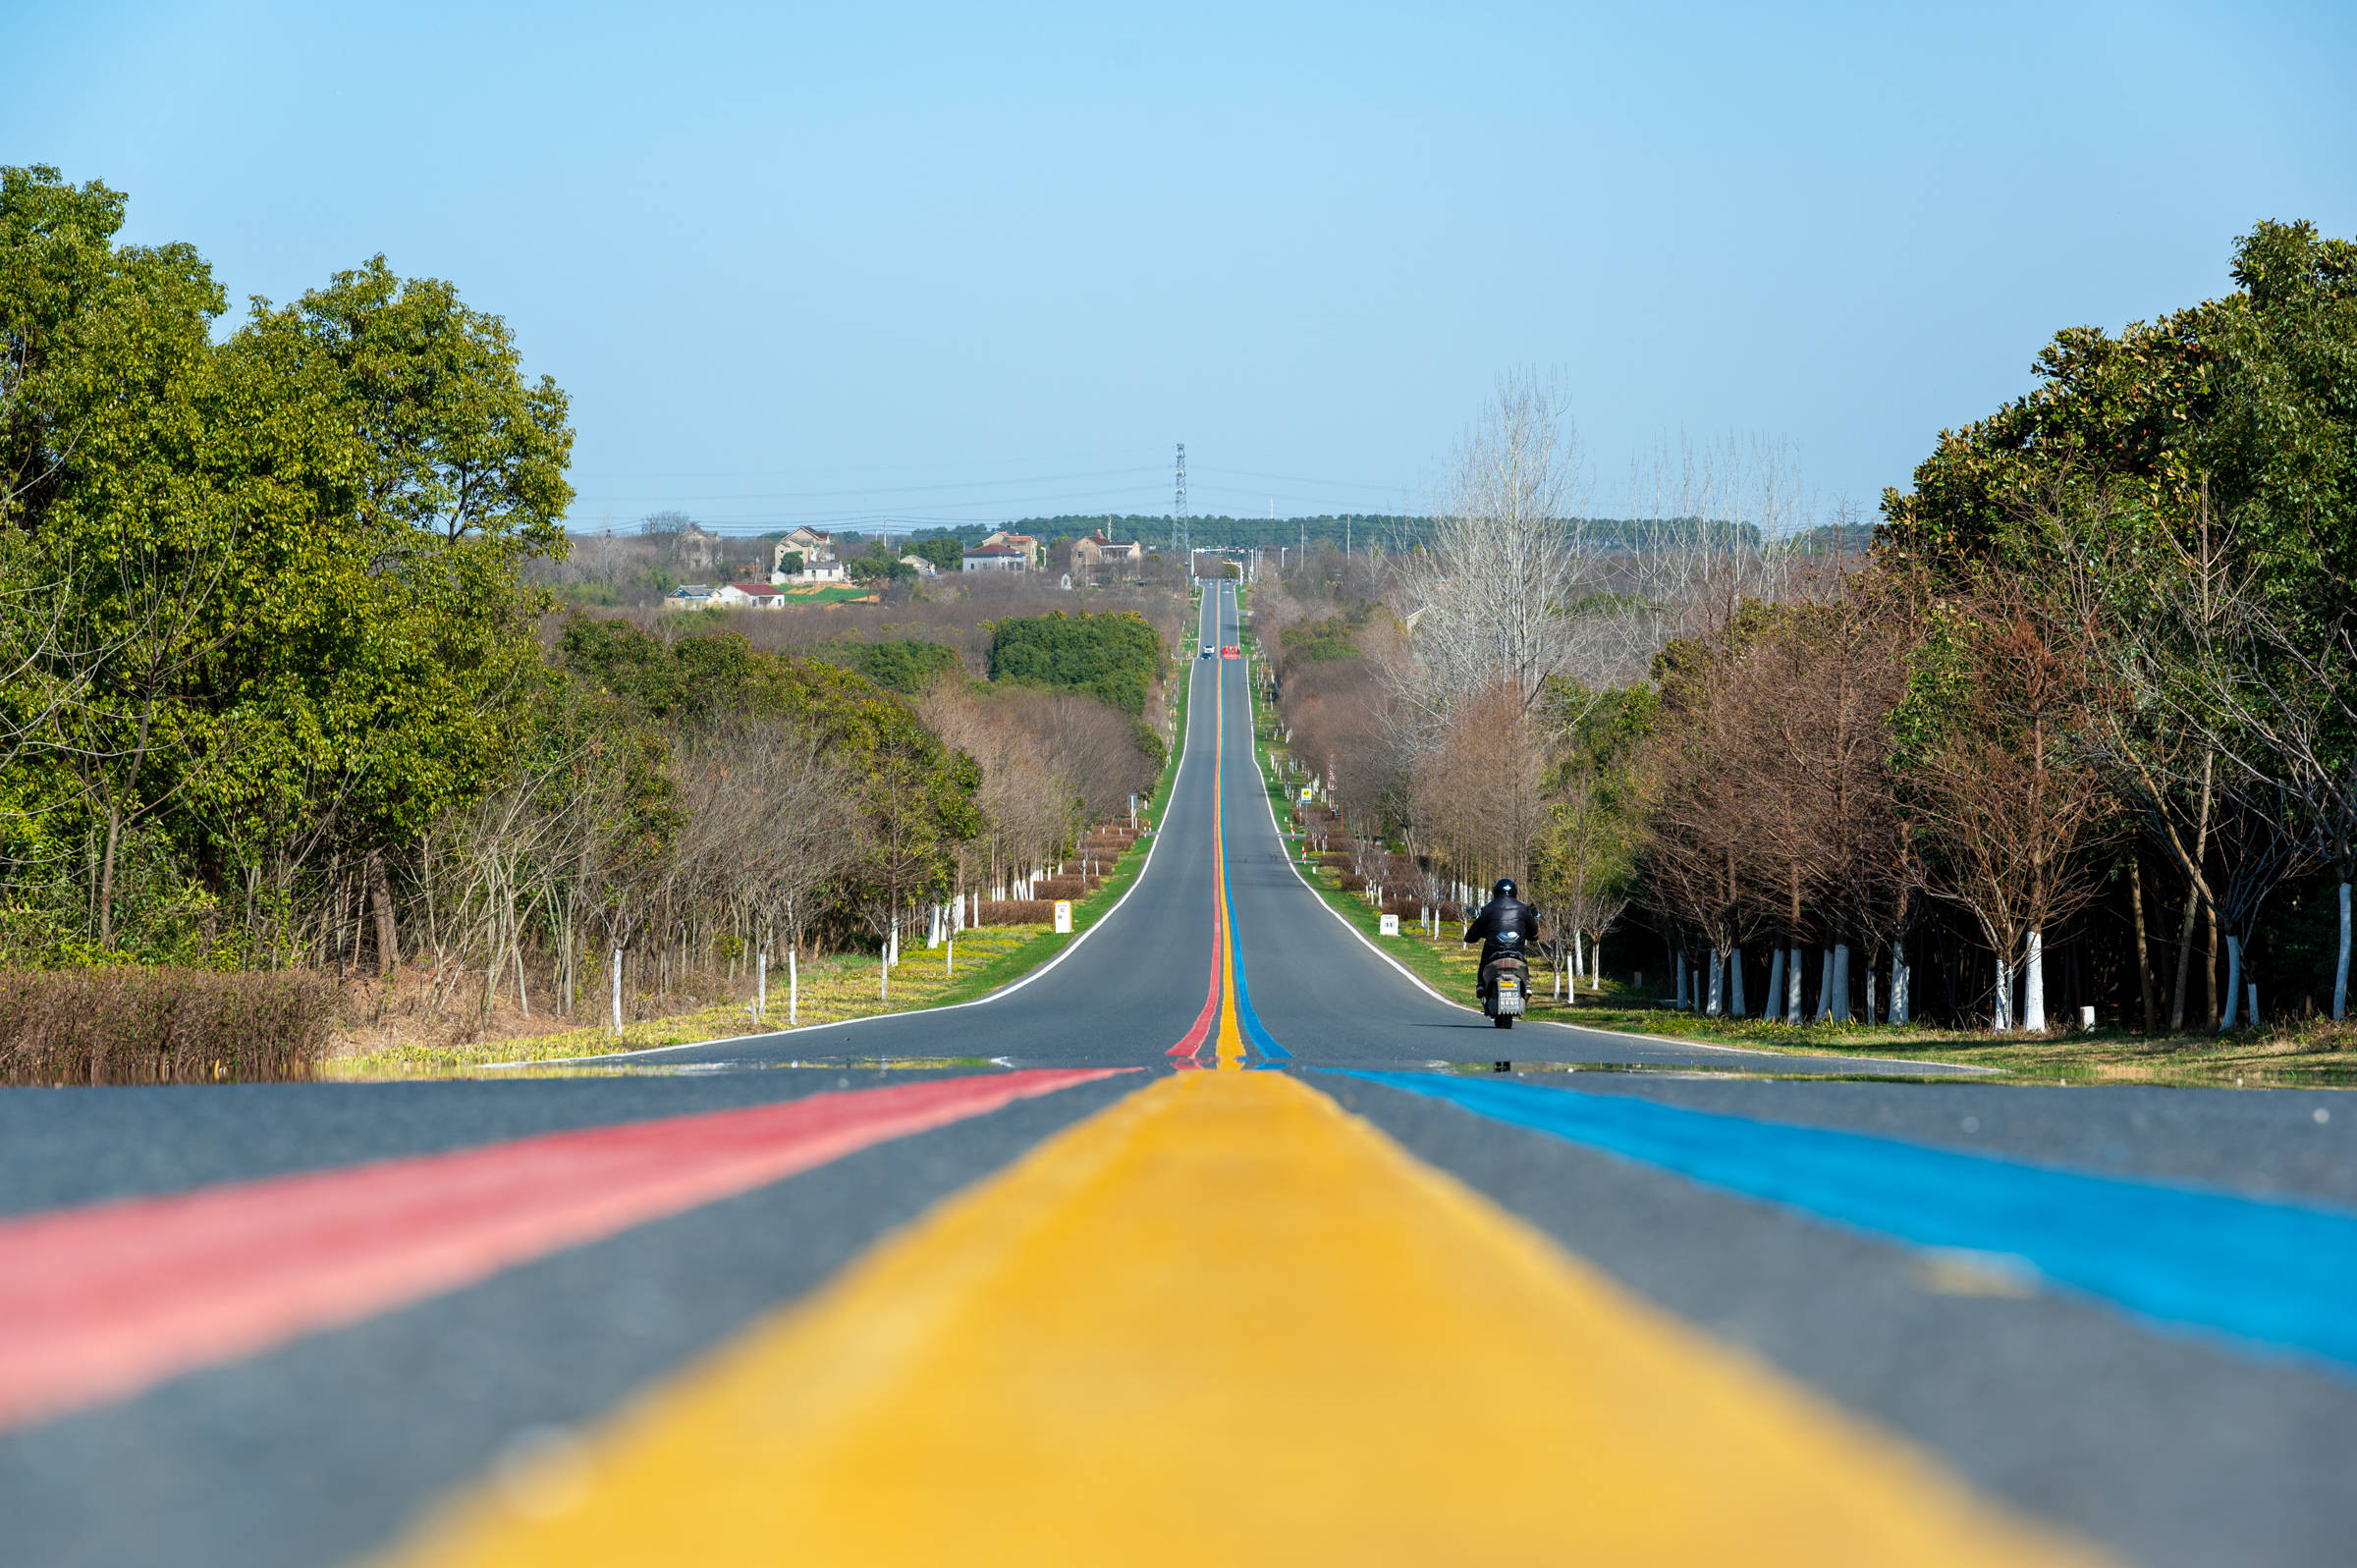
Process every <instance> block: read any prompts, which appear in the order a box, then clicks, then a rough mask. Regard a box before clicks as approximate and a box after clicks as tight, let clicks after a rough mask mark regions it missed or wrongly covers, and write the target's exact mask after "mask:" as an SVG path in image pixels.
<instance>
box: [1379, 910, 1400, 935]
mask: <svg viewBox="0 0 2357 1568" xmlns="http://www.w3.org/2000/svg"><path fill="white" fill-rule="evenodd" d="M1381 919H1382V925H1383V929H1382V932H1381V933H1380V935H1383V936H1386V937H1397V936H1398V935H1399V917H1398V915H1384V916H1382V917H1381Z"/></svg>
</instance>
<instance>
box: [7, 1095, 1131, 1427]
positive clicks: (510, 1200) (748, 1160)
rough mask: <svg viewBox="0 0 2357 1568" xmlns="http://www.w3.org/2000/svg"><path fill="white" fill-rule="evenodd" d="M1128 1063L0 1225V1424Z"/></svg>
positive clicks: (679, 1121)
mask: <svg viewBox="0 0 2357 1568" xmlns="http://www.w3.org/2000/svg"><path fill="white" fill-rule="evenodd" d="M1135 1070H1136V1069H1135V1068H1092V1069H1075V1068H1035V1069H1031V1070H1028V1071H1022V1072H1009V1073H996V1074H991V1075H989V1076H986V1077H980V1076H978V1077H967V1078H947V1079H934V1080H931V1081H928V1082H924V1083H912V1084H899V1085H895V1086H893V1087H891V1088H888V1089H863V1090H855V1091H852V1092H850V1093H843V1094H821V1095H812V1096H810V1097H809V1098H807V1099H803V1100H795V1101H790V1102H788V1103H786V1104H784V1105H772V1106H754V1107H749V1108H744V1109H740V1110H715V1111H706V1112H701V1113H699V1114H695V1115H687V1116H667V1117H664V1118H662V1119H661V1120H657V1121H638V1122H628V1123H624V1124H623V1125H620V1126H612V1127H592V1128H587V1129H584V1130H581V1131H578V1132H561V1133H551V1134H547V1135H545V1136H540V1137H532V1138H519V1139H515V1140H512V1141H510V1142H507V1143H499V1144H493V1145H490V1146H489V1147H487V1148H481V1149H466V1150H460V1151H457V1152H455V1153H451V1154H441V1155H425V1156H419V1157H416V1158H411V1159H402V1160H388V1161H382V1162H373V1163H369V1164H365V1165H356V1166H350V1167H347V1168H344V1169H340V1170H326V1171H315V1172H309V1173H305V1174H302V1175H294V1176H273V1177H268V1178H265V1179H262V1180H259V1181H246V1182H236V1183H229V1184H225V1185H222V1186H217V1187H206V1188H200V1189H198V1190H197V1191H194V1192H188V1193H176V1194H174V1195H172V1196H169V1197H162V1198H133V1199H125V1200H121V1201H118V1202H110V1203H103V1204H94V1205H91V1206H89V1207H87V1208H82V1209H71V1210H64V1211H58V1212H54V1213H50V1214H44V1215H35V1216H30V1217H24V1218H19V1219H13V1220H7V1221H0V1429H6V1428H10V1427H16V1426H22V1425H25V1424H27V1423H28V1422H34V1421H39V1420H42V1419H45V1418H47V1417H50V1416H55V1415H59V1414H62V1413H64V1412H66V1411H68V1410H73V1409H76V1408H79V1407H81V1406H83V1405H89V1404H94V1403H97V1402H99V1401H101V1400H106V1399H115V1398H121V1397H123V1396H125V1395H128V1394H131V1393H135V1392H137V1390H139V1389H141V1388H144V1387H146V1386H147V1385H149V1384H151V1383H155V1382H158V1381H161V1380H162V1379H166V1378H171V1377H175V1376H177V1375H179V1374H181V1373H184V1372H189V1371H192V1370H193V1369H195V1368H198V1367H204V1366H212V1365H217V1364H219V1363H221V1362H225V1361H232V1360H235V1359H237V1358H238V1357H240V1356H247V1355H252V1354H255V1353H257V1352H259V1351H262V1350H266V1349H268V1348H270V1347H271V1346H273V1345H277V1344H280V1343H282V1342H284V1341H286V1340H288V1339H292V1338H294V1337H296V1336H297V1335H300V1334H304V1333H309V1332H313V1331H316V1330H318V1329H321V1328H328V1327H334V1326H338V1325H344V1324H351V1323H356V1322H358V1321H360V1320H361V1319H364V1318H368V1317H372V1316H374V1315H375V1314H377V1313H380V1312H385V1311H388V1310H390V1309H392V1308H394V1307H399V1306H403V1305H406V1304H408V1303H410V1302H412V1301H416V1300H419V1299H421V1298H423V1297H426V1296H431V1295H436V1294H439V1293H441V1292H443V1291H447V1290H453V1289H456V1288H458V1287H460V1286H463V1285H467V1284H471V1283H473V1282H474V1281H476V1280H479V1279H482V1278H485V1277H487V1276H488V1275H490V1274H493V1273H495V1272H497V1271H500V1270H502V1269H506V1268H510V1267H512V1266H514V1265H516V1264H520V1263H524V1262H527V1261H529V1260H531V1259H534V1258H538V1257H542V1256H544V1255H546V1254H548V1253H552V1252H556V1251H559V1250H561V1249H563V1248H565V1247H571V1246H578V1245H580V1244H581V1243H584V1242H588V1241H594V1240H597V1239H599V1238H601V1237H604V1236H608V1235H611V1234H613V1233H614V1232H616V1231H619V1230H622V1229H625V1228H626V1227H628V1226H630V1225H635V1224H641V1223H644V1222H645V1221H647V1220H650V1219H657V1218H661V1217H664V1216H666V1215H673V1214H678V1213H681V1212H683V1211H685V1210H687V1209H692V1208H694V1207H696V1206H697V1205H699V1204H704V1203H710V1202H712V1201H714V1200H716V1199H719V1198H725V1197H729V1196H732V1195H734V1194H736V1193H740V1192H745V1191H749V1190H750V1189H752V1188H754V1187H758V1186H762V1185H764V1184H766V1183H768V1182H772V1181H776V1180H778V1179H780V1178H782V1177H785V1176H790V1175H793V1174H794V1173H795V1172H796V1171H802V1170H808V1169H810V1168H811V1167H813V1166H815V1165H821V1164H824V1163H826V1162H828V1161H830V1160H835V1159H839V1158H841V1157H842V1156H844V1155H848V1154H850V1153H852V1152H854V1151H856V1150H860V1149H864V1148H867V1147H869V1146H870V1145H873V1144H878V1143H882V1142H884V1141H886V1140H888V1139H892V1138H898V1137H903V1136H905V1135H907V1134H909V1133H915V1132H922V1131H925V1130H927V1129H929V1128H933V1127H940V1126H946V1125H948V1124H949V1123H951V1122H955V1121H962V1120H964V1119H965V1118H966V1117H969V1116H975V1115H980V1114H981V1113H983V1112H984V1111H989V1110H995V1109H997V1108H1000V1107H1002V1106H1005V1105H1008V1104H1009V1103H1011V1102H1013V1101H1016V1100H1027V1099H1031V1098H1033V1097H1035V1096H1038V1095H1044V1094H1050V1093H1053V1092H1054V1091H1056V1090H1059V1089H1067V1088H1070V1087H1072V1086H1073V1085H1075V1084H1083V1083H1089V1082H1092V1081H1094V1080H1096V1079H1100V1078H1105V1077H1110V1076H1112V1075H1113V1073H1115V1072H1120V1071H1130V1072H1133V1071H1135Z"/></svg>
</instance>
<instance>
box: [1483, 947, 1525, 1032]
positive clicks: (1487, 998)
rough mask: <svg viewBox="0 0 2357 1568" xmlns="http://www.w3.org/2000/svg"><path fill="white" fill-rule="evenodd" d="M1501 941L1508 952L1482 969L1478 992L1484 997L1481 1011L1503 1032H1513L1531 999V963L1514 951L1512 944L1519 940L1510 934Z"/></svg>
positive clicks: (1500, 954) (1493, 959) (1495, 958)
mask: <svg viewBox="0 0 2357 1568" xmlns="http://www.w3.org/2000/svg"><path fill="white" fill-rule="evenodd" d="M1498 940H1499V942H1500V943H1502V944H1505V945H1507V948H1508V950H1507V951H1504V952H1501V953H1499V954H1498V955H1497V956H1496V957H1494V958H1492V959H1491V960H1490V961H1489V962H1488V963H1485V964H1483V965H1482V966H1481V979H1480V982H1479V984H1478V985H1477V986H1476V988H1475V989H1476V992H1477V994H1478V995H1479V996H1480V998H1481V1010H1482V1011H1483V1012H1484V1013H1487V1014H1488V1015H1489V1019H1490V1022H1491V1023H1492V1024H1494V1025H1496V1026H1497V1027H1498V1028H1500V1029H1511V1028H1512V1027H1513V1026H1514V1020H1515V1019H1516V1018H1519V1017H1520V1016H1522V1011H1523V1008H1524V1006H1525V1005H1526V1004H1527V1003H1528V1002H1529V1000H1530V964H1529V962H1528V961H1527V960H1526V959H1524V958H1523V956H1522V954H1521V953H1520V952H1519V951H1517V950H1513V945H1515V944H1518V943H1520V942H1521V940H1522V939H1521V938H1520V937H1518V936H1516V935H1514V933H1512V932H1510V931H1509V932H1507V933H1505V934H1503V935H1502V936H1500V937H1499V939H1498Z"/></svg>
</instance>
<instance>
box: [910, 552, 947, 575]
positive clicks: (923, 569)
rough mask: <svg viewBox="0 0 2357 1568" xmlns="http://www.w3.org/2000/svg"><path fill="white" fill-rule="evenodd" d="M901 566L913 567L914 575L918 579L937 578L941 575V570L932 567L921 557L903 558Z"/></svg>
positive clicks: (930, 563)
mask: <svg viewBox="0 0 2357 1568" xmlns="http://www.w3.org/2000/svg"><path fill="white" fill-rule="evenodd" d="M901 565H902V566H904V567H914V568H916V574H917V575H918V576H920V577H938V576H940V575H941V568H939V567H937V566H935V565H933V563H932V562H930V561H927V560H926V559H925V558H924V557H923V556H903V557H901Z"/></svg>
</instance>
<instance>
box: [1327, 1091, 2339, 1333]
mask: <svg viewBox="0 0 2357 1568" xmlns="http://www.w3.org/2000/svg"><path fill="white" fill-rule="evenodd" d="M1333 1070H1334V1071H1336V1072H1337V1073H1338V1074H1339V1075H1340V1076H1342V1077H1346V1078H1363V1079H1365V1080H1366V1081H1368V1082H1370V1083H1379V1084H1383V1085H1386V1086H1387V1087H1390V1088H1393V1089H1404V1090H1406V1091H1407V1092H1408V1093H1410V1094H1415V1095H1422V1096H1424V1097H1426V1098H1428V1099H1432V1100H1443V1101H1447V1102H1449V1103H1450V1104H1452V1105H1455V1106H1460V1107H1462V1108H1465V1109H1467V1110H1470V1111H1472V1112H1474V1113H1475V1114H1476V1115H1481V1116H1486V1117H1488V1118H1490V1119H1491V1120H1493V1121H1502V1122H1506V1123H1507V1124H1509V1125H1511V1126H1516V1127H1527V1128H1529V1129H1531V1130H1532V1131H1535V1132H1543V1133H1548V1134H1551V1135H1553V1136H1555V1137H1558V1138H1563V1139H1567V1140H1569V1141H1571V1142H1574V1143H1579V1144H1585V1145H1588V1146H1590V1147H1592V1148H1597V1149H1603V1150H1607V1151H1610V1152H1611V1153H1613V1154H1617V1155H1622V1156H1625V1157H1626V1158H1628V1159H1631V1160H1637V1161H1642V1162H1645V1163H1647V1164H1651V1165H1658V1166H1660V1167H1662V1168H1663V1169H1666V1170H1672V1171H1675V1172H1677V1173H1678V1174H1680V1175H1683V1176H1688V1177H1691V1178H1693V1179H1694V1180H1696V1181H1701V1182H1707V1183H1709V1184H1710V1185H1712V1186H1715V1187H1722V1188H1725V1189H1727V1190H1728V1191H1731V1192H1737V1193H1741V1194H1743V1195H1745V1196H1746V1197H1752V1198H1760V1199H1765V1200H1767V1201H1768V1202H1771V1203H1777V1204H1782V1205H1786V1206H1788V1207H1791V1208H1794V1209H1798V1210H1800V1211H1802V1212H1804V1213H1806V1214H1808V1215H1810V1216H1813V1217H1817V1218H1820V1219H1827V1220H1832V1221H1834V1222H1836V1223H1838V1224H1842V1225H1847V1226H1851V1227H1853V1228H1855V1229H1858V1230H1863V1231H1867V1232H1870V1233H1872V1234H1874V1235H1876V1236H1881V1237H1895V1238H1897V1239H1899V1240H1901V1241H1907V1242H1912V1243H1914V1244H1916V1245H1918V1246H1923V1247H1955V1248H1967V1249H1970V1250H1972V1251H1975V1252H1987V1253H1999V1254H2010V1255H2012V1256H2014V1257H2017V1258H2021V1259H2024V1260H2027V1261H2028V1262H2029V1263H2030V1264H2032V1265H2033V1266H2035V1267H2036V1268H2037V1269H2038V1271H2040V1272H2041V1273H2042V1274H2044V1275H2045V1276H2046V1278H2047V1279H2048V1280H2050V1281H2052V1282H2054V1283H2056V1284H2058V1285H2062V1286H2065V1287H2068V1288H2070V1289H2074V1290H2078V1291H2083V1292H2085V1293H2086V1294H2088V1295H2092V1296H2097V1297H2101V1298H2102V1299H2104V1300H2106V1301H2109V1302H2111V1303H2113V1304H2115V1305H2117V1306H2120V1307H2124V1308H2126V1309H2128V1310H2129V1311H2130V1312H2133V1313H2136V1314H2139V1315H2140V1316H2142V1317H2145V1318H2148V1319H2152V1320H2154V1321H2157V1322H2160V1323H2164V1324H2174V1325H2192V1326H2198V1327H2203V1328H2210V1329H2216V1330H2220V1331H2222V1332H2224V1333H2228V1334H2232V1335H2235V1336H2237V1337H2239V1338H2242V1339H2245V1340H2252V1341H2256V1342H2258V1343H2260V1344H2265V1345H2274V1346H2282V1347H2288V1348H2291V1349H2295V1350H2301V1351H2306V1352H2308V1353H2310V1354H2312V1355H2316V1356H2321V1357H2325V1358H2327V1359H2329V1360H2331V1361H2336V1362H2340V1363H2342V1364H2344V1365H2357V1215H2352V1214H2348V1213H2345V1212H2342V1211H2339V1210H2333V1209H2326V1208H2322V1207H2317V1206H2312V1205H2307V1204H2301V1203H2287V1202H2281V1201H2273V1200H2267V1199H2258V1198H2244V1197H2238V1196H2235V1195H2234V1194H2231V1193H2223V1192H2215V1191H2208V1190H2205V1189H2201V1188H2196V1187H2187V1186H2178V1185H2170V1184H2165V1183H2160V1182H2149V1181H2129V1180H2123V1179H2120V1178H2118V1177H2115V1176H2102V1175H2094V1174H2090V1173H2087V1172H2083V1171H2075V1170H2062V1169H2056V1168H2054V1167H2051V1166H2043V1165H2032V1164H2024V1163H2021V1162H2016V1161H2010V1160H1999V1159H1993V1158H1990V1157H1988V1156H1985V1155H1971V1154H1961V1153H1957V1152H1955V1151H1951V1150H1946V1149H1934V1148H1930V1147H1928V1146H1926V1145H1923V1144H1915V1143H1907V1142H1904V1141H1902V1140H1899V1139H1895V1138H1882V1137H1876V1136H1873V1135H1871V1134H1866V1133H1854V1132H1835V1131H1831V1130H1828V1129H1825V1128H1821V1127H1795V1126H1789V1125H1785V1124H1782V1123H1779V1122H1769V1121H1756V1120H1753V1119H1752V1118H1750V1117H1748V1116H1731V1115H1726V1114H1722V1113H1718V1112H1714V1111H1704V1110H1689V1109H1686V1108H1682V1107H1678V1106H1665V1105H1660V1104H1657V1103H1655V1102H1652V1101H1647V1100H1637V1099H1632V1098H1629V1097H1625V1096H1621V1095H1594V1094H1583V1093H1581V1092H1579V1091H1577V1090H1570V1089H1549V1088H1542V1087H1539V1086H1536V1085H1530V1084H1516V1083H1491V1082H1484V1081H1482V1080H1479V1079H1465V1078H1450V1077H1443V1076H1440V1075H1438V1074H1431V1073H1403V1072H1371V1071H1363V1070H1357V1069H1333Z"/></svg>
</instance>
